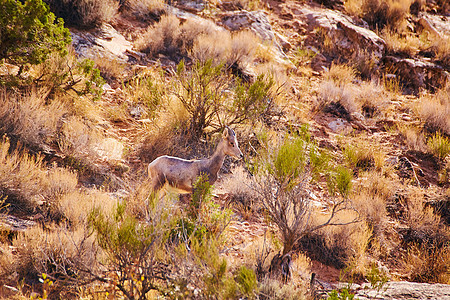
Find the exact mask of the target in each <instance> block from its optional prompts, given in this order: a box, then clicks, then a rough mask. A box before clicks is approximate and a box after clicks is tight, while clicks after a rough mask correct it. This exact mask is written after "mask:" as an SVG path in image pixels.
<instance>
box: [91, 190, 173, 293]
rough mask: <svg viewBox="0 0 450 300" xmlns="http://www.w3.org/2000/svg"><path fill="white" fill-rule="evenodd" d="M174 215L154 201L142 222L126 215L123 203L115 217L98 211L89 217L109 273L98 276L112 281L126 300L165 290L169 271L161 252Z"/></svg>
mask: <svg viewBox="0 0 450 300" xmlns="http://www.w3.org/2000/svg"><path fill="white" fill-rule="evenodd" d="M172 215H173V212H172V211H170V210H169V209H166V208H165V207H161V205H160V206H158V205H157V204H156V199H155V198H150V199H149V203H148V219H147V220H146V221H140V220H138V219H137V218H136V217H135V216H132V215H130V214H129V213H127V210H126V207H125V205H124V204H118V205H117V207H116V209H115V211H113V213H112V216H107V215H105V214H104V213H103V212H102V211H101V210H100V209H99V208H97V209H94V210H93V211H92V212H91V214H90V216H89V220H90V224H91V227H92V229H93V230H94V232H95V233H96V236H97V241H98V244H99V246H100V247H101V248H102V249H103V250H104V252H105V254H106V261H105V262H102V263H103V264H104V267H105V268H106V269H107V272H106V273H103V274H96V275H95V277H96V278H97V279H98V280H100V281H103V282H109V280H108V279H107V277H108V276H114V277H115V278H116V279H115V280H114V281H112V282H111V283H110V284H111V285H113V287H114V288H115V289H117V290H119V291H120V292H121V293H123V295H124V296H125V297H126V298H127V299H145V297H146V295H147V293H148V292H149V291H150V290H160V289H161V288H162V287H164V281H165V280H167V275H168V274H169V272H170V271H169V270H167V269H166V267H165V266H166V264H165V263H164V261H163V260H162V258H161V257H160V256H158V251H160V249H163V247H164V245H165V244H166V241H167V238H168V237H169V233H170V231H171V228H172V226H173V225H172V218H171V216H172Z"/></svg>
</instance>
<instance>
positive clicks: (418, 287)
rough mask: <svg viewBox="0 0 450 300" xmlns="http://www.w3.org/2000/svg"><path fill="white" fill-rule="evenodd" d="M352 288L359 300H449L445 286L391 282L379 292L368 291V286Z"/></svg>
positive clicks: (448, 292) (449, 290)
mask: <svg viewBox="0 0 450 300" xmlns="http://www.w3.org/2000/svg"><path fill="white" fill-rule="evenodd" d="M352 288H356V293H355V298H358V299H360V300H368V299H386V300H388V299H389V300H407V299H408V300H413V299H417V300H427V299H440V300H450V285H447V284H430V283H416V282H406V281H391V282H388V283H387V284H386V286H385V287H383V288H382V289H381V290H380V291H376V290H373V289H370V285H369V284H364V285H361V286H359V285H354V286H352Z"/></svg>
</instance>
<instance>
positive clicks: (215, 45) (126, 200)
mask: <svg viewBox="0 0 450 300" xmlns="http://www.w3.org/2000/svg"><path fill="white" fill-rule="evenodd" d="M47 2H48V3H49V5H50V7H51V9H52V10H53V11H54V12H55V13H56V14H57V15H59V16H61V17H63V18H64V19H65V20H66V23H67V24H70V25H73V26H77V27H80V28H86V27H91V26H94V27H99V26H100V25H101V23H103V22H108V21H111V20H113V18H114V17H115V16H116V17H117V15H116V14H119V15H120V18H123V19H126V20H128V21H129V22H130V24H131V23H133V22H137V23H138V24H140V25H139V26H141V30H142V32H144V33H143V35H142V36H141V37H140V38H139V39H138V40H136V41H133V42H134V46H135V48H136V49H137V50H139V51H142V52H144V53H145V55H144V56H146V57H145V58H142V60H141V61H139V62H138V63H142V66H139V68H133V66H130V64H131V63H123V62H119V61H118V60H113V59H108V58H106V57H102V58H97V59H96V61H95V62H92V61H81V60H79V59H77V58H76V56H75V54H74V53H72V52H71V51H68V52H69V54H68V55H67V56H64V55H59V54H54V55H51V56H50V57H49V58H48V59H47V60H46V61H45V63H43V64H40V65H26V66H20V67H21V68H20V71H19V72H16V76H15V75H12V73H8V74H4V73H1V75H0V84H1V87H0V89H1V90H0V134H1V135H2V139H1V141H0V213H1V217H0V229H1V230H0V241H1V244H0V284H1V287H0V297H2V298H4V299H10V298H17V299H29V298H33V299H35V298H42V299H46V298H48V299H78V298H83V299H111V298H126V299H149V298H151V299H153V298H158V297H163V298H174V299H181V298H190V299H205V298H208V299H238V298H240V299H313V298H314V296H315V295H314V294H313V292H314V286H313V285H310V279H311V274H312V273H316V274H317V276H318V278H319V280H320V281H326V280H329V281H336V280H338V278H337V277H338V276H337V275H336V276H335V277H336V278H331V277H332V276H333V274H326V272H323V271H321V270H322V269H323V267H325V266H326V267H327V268H329V270H333V272H334V271H335V272H334V273H339V272H340V271H341V273H342V274H344V273H345V276H343V277H342V278H341V279H343V280H348V281H353V282H363V281H370V280H371V279H370V278H372V277H371V276H373V274H375V273H376V274H381V273H382V275H383V276H386V278H391V279H395V280H410V281H416V282H428V283H435V282H439V283H445V284H450V271H449V270H450V268H449V266H450V254H449V253H450V249H449V242H450V227H449V225H450V220H449V211H448V204H449V196H450V192H449V188H450V184H449V182H450V181H449V178H450V175H449V174H450V140H449V139H450V123H449V122H450V119H449V118H448V116H449V115H450V102H449V99H450V97H449V96H450V95H449V92H450V85H449V84H447V85H445V86H443V87H441V88H437V89H436V90H435V91H434V93H431V92H421V93H420V94H419V95H418V96H405V95H402V91H401V89H402V85H401V83H400V82H399V81H398V80H397V78H396V77H392V76H388V75H392V74H391V72H388V71H389V70H381V71H380V70H378V71H376V72H375V69H376V68H378V67H377V66H375V65H374V60H373V57H370V55H369V54H368V53H361V54H360V55H358V56H356V57H355V58H354V59H353V60H350V61H347V63H345V64H343V63H340V62H339V59H336V60H335V61H334V62H333V63H332V64H331V67H330V68H329V70H327V71H324V72H321V73H319V72H316V71H313V70H312V69H311V68H310V65H309V63H310V62H311V60H312V59H313V58H314V57H315V56H316V55H318V54H317V53H315V52H314V51H312V50H309V49H308V50H305V49H306V48H303V46H302V45H301V43H300V42H298V44H296V46H295V47H294V48H293V49H292V50H291V52H290V53H288V55H289V57H292V58H293V63H294V64H295V65H296V66H297V67H298V69H297V70H294V71H292V70H291V71H287V70H286V69H287V68H285V67H283V66H281V67H280V65H279V64H278V63H277V62H276V61H275V59H274V53H275V52H274V51H275V48H274V47H273V45H271V44H269V43H267V42H262V41H261V40H260V39H259V38H258V37H257V36H256V35H255V34H254V33H252V32H251V31H238V32H229V31H227V30H222V29H218V28H216V27H215V25H214V22H213V21H214V18H213V17H211V16H214V14H215V9H217V10H219V9H220V8H222V9H230V8H232V9H245V8H247V9H253V8H257V7H263V6H264V4H263V3H260V2H258V1H251V0H250V1H241V0H239V1H231V2H227V3H225V2H224V3H221V4H219V3H215V4H214V3H213V2H211V3H209V5H210V6H209V7H208V10H207V12H205V14H204V17H207V16H209V17H211V18H210V19H209V20H206V19H201V20H198V21H197V20H195V19H194V18H187V19H182V18H179V17H177V16H175V15H174V14H172V13H170V12H169V10H168V9H167V6H166V5H165V3H164V2H163V1H156V0H126V1H113V0H111V1H103V2H102V1H98V0H89V1H87V0H79V1H59V2H58V1H47ZM213 4H214V5H217V6H213ZM412 5H413V6H414V5H417V6H418V8H417V9H419V10H421V9H425V8H424V7H425V6H426V4H425V3H423V2H421V1H416V2H414V1H411V0H377V1H369V0H348V1H345V2H344V7H345V10H346V11H347V12H348V13H349V14H351V15H354V16H357V17H360V18H362V19H364V20H365V21H367V22H368V24H369V26H370V27H371V28H372V29H375V28H377V30H378V32H379V33H380V35H381V36H382V37H383V38H384V39H385V41H386V45H387V53H389V54H391V55H397V54H398V55H402V56H405V57H413V56H414V55H417V54H418V53H419V52H421V51H422V52H423V51H431V52H430V53H431V54H430V55H431V58H430V59H431V60H432V61H433V62H440V63H442V65H443V66H448V52H449V51H448V43H446V40H444V41H439V40H437V39H436V38H435V37H433V36H432V35H427V34H425V33H424V32H422V33H420V32H407V30H408V29H407V28H408V18H409V16H410V15H411V13H412V12H411V7H412ZM119 6H120V7H119ZM266 9H267V10H268V11H269V12H270V13H273V14H276V13H277V12H276V10H273V9H270V7H269V6H268V8H266ZM202 16H203V15H202ZM285 17H286V16H285ZM121 22H124V21H123V20H122V21H121ZM122 25H123V24H122ZM213 25H214V26H213ZM117 27H118V28H120V26H117ZM118 30H119V29H118ZM127 30H128V29H127ZM316 33H317V34H319V35H323V37H324V41H323V44H324V49H326V48H327V47H328V48H330V49H331V48H333V47H334V45H333V43H331V40H329V38H328V40H327V35H326V34H325V33H323V32H322V33H321V32H316ZM293 36H294V37H295V35H293ZM319 54H320V53H319ZM320 55H322V54H320ZM156 61H157V62H156ZM167 61H169V63H167ZM1 63H3V62H0V67H2V65H1ZM94 64H95V66H96V68H98V69H99V70H96V69H94V68H93V66H94ZM144 64H147V65H145V66H144ZM22 69H23V70H22ZM391 71H392V70H391ZM392 73H393V72H392ZM100 75H101V76H102V77H103V78H104V79H105V80H106V81H107V82H108V83H109V85H110V86H111V87H112V89H110V90H108V92H107V93H104V92H103V90H102V86H103V84H104V82H105V81H103V79H102V78H100ZM338 119H339V120H340V122H341V123H340V124H343V125H342V126H343V128H344V129H339V128H337V129H336V130H335V129H332V128H331V126H330V123H331V121H336V120H338ZM224 125H230V126H233V127H234V128H236V132H237V133H238V140H239V143H240V148H241V150H242V152H244V154H245V160H244V161H239V162H235V161H232V160H229V159H226V161H225V163H224V167H223V168H222V170H221V172H220V178H219V181H218V182H217V185H216V187H215V188H214V187H211V186H209V184H208V182H207V181H206V179H205V178H203V177H199V179H198V180H197V182H196V183H195V192H194V193H193V194H192V195H191V196H189V197H187V198H186V197H178V195H176V194H171V192H170V191H169V190H168V191H166V190H164V191H163V192H161V193H157V194H154V193H151V191H149V187H148V181H147V171H146V166H147V164H148V163H149V162H151V161H152V160H153V159H154V158H156V157H158V156H160V155H164V154H167V155H174V156H179V157H183V158H198V157H205V156H207V155H209V154H211V152H212V151H213V149H214V146H215V145H216V142H217V138H218V134H219V135H220V133H221V130H222V129H223V127H224ZM213 192H214V193H216V194H217V195H213ZM230 224H232V225H230ZM232 226H235V227H234V229H233V228H231V227H232ZM239 226H240V227H239ZM246 228H247V229H246ZM248 228H250V229H248ZM381 268H382V269H383V271H380V269H381ZM333 272H330V273H333ZM377 272H378V273H377ZM381 280H382V279H379V282H380V281H381ZM316 296H317V295H316Z"/></svg>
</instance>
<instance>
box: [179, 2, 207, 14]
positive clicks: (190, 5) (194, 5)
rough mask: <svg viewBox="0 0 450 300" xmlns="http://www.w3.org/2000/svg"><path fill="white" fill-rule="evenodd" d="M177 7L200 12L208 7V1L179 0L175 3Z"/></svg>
mask: <svg viewBox="0 0 450 300" xmlns="http://www.w3.org/2000/svg"><path fill="white" fill-rule="evenodd" d="M173 4H174V6H175V7H178V8H179V9H182V10H185V11H188V12H191V13H194V14H195V13H199V12H201V11H203V10H204V9H205V8H206V3H205V1H203V0H193V1H192V0H178V1H175V2H174V3H173Z"/></svg>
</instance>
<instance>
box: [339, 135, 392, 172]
mask: <svg viewBox="0 0 450 300" xmlns="http://www.w3.org/2000/svg"><path fill="white" fill-rule="evenodd" d="M343 152H344V157H345V160H346V162H347V163H348V165H349V167H350V168H352V169H353V170H354V171H355V172H357V171H358V170H370V169H376V170H379V171H380V170H382V169H383V166H384V158H385V154H384V152H383V151H382V149H377V148H375V147H374V146H373V145H371V144H370V143H369V142H367V141H366V140H364V139H363V138H360V139H358V140H357V141H354V142H353V143H352V144H348V145H346V146H344V149H343Z"/></svg>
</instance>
